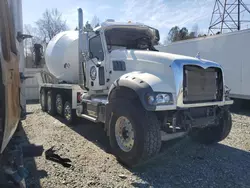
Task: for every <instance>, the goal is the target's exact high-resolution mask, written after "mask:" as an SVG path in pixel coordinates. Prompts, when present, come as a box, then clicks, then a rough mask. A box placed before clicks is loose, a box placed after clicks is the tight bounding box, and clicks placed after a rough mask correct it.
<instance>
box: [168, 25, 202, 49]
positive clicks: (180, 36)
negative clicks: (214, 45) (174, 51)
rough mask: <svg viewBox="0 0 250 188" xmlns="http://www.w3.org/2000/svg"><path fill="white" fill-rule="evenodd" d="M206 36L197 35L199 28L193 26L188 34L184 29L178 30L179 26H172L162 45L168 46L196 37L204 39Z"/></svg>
mask: <svg viewBox="0 0 250 188" xmlns="http://www.w3.org/2000/svg"><path fill="white" fill-rule="evenodd" d="M204 36H207V35H206V34H201V33H199V27H198V25H197V24H195V25H194V26H193V28H192V31H191V32H190V31H189V30H188V29H187V28H186V27H182V28H180V27H179V26H174V27H172V28H171V29H170V31H169V32H168V35H167V38H166V39H165V41H164V44H169V43H172V42H176V41H181V40H187V39H193V38H197V37H204Z"/></svg>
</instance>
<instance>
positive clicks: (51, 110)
mask: <svg viewBox="0 0 250 188" xmlns="http://www.w3.org/2000/svg"><path fill="white" fill-rule="evenodd" d="M47 112H48V114H50V115H51V116H54V115H56V105H55V95H54V92H52V91H48V93H47Z"/></svg>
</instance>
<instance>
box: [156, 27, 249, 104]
mask: <svg viewBox="0 0 250 188" xmlns="http://www.w3.org/2000/svg"><path fill="white" fill-rule="evenodd" d="M249 41H250V29H247V30H241V31H235V32H231V33H226V34H219V35H213V36H207V37H201V38H196V39H190V40H185V41H178V42H173V43H171V44H169V45H167V46H160V45H159V46H156V49H158V50H159V51H161V52H167V53H175V54H181V55H187V56H193V57H194V56H196V55H197V54H198V53H199V55H200V57H202V58H204V59H209V60H212V61H215V62H219V63H220V65H221V66H222V67H223V70H224V76H225V81H226V83H227V86H228V87H229V88H230V90H231V91H230V97H232V98H238V99H248V100H249V99H250V87H249V80H250V53H249Z"/></svg>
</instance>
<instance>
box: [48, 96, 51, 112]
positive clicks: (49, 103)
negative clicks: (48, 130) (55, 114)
mask: <svg viewBox="0 0 250 188" xmlns="http://www.w3.org/2000/svg"><path fill="white" fill-rule="evenodd" d="M47 104H48V111H51V96H50V95H48V101H47Z"/></svg>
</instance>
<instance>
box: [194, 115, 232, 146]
mask: <svg viewBox="0 0 250 188" xmlns="http://www.w3.org/2000/svg"><path fill="white" fill-rule="evenodd" d="M231 128H232V117H231V114H230V112H229V111H228V110H225V111H224V112H223V115H222V116H221V118H220V120H219V125H217V126H213V127H206V128H203V129H196V130H193V131H192V132H191V133H190V135H189V136H190V137H191V139H192V140H194V141H196V142H199V143H201V144H213V143H216V142H220V141H222V140H224V139H225V138H226V137H227V136H228V135H229V133H230V131H231Z"/></svg>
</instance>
